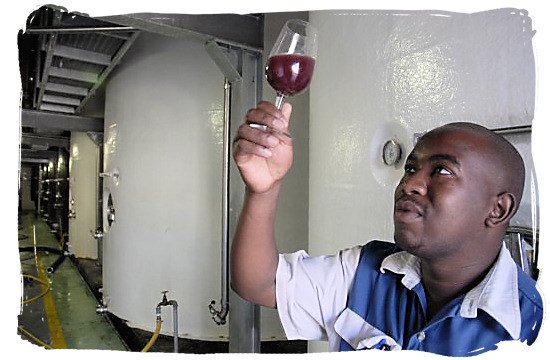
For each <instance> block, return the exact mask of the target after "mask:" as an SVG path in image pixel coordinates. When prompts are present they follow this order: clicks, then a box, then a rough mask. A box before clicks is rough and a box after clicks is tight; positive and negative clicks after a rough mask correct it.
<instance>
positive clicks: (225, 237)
mask: <svg viewBox="0 0 550 360" xmlns="http://www.w3.org/2000/svg"><path fill="white" fill-rule="evenodd" d="M230 104H231V84H230V82H229V80H228V79H227V78H225V83H224V94H223V109H224V114H223V117H224V121H223V177H222V178H223V180H222V181H223V195H222V197H223V199H222V206H223V210H222V261H221V264H222V274H223V275H222V311H223V308H225V310H226V311H225V314H226V313H227V310H228V309H227V308H228V306H229V161H230V146H231V140H230V138H229V134H230V129H231V117H230Z"/></svg>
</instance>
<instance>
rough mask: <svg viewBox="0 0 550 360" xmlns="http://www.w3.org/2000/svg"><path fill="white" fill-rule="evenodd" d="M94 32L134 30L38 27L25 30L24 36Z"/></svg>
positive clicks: (128, 27) (125, 29)
mask: <svg viewBox="0 0 550 360" xmlns="http://www.w3.org/2000/svg"><path fill="white" fill-rule="evenodd" d="M96 31H115V32H126V31H136V29H135V28H133V27H131V26H94V27H66V28H63V27H55V26H49V27H40V28H27V29H25V33H26V34H53V33H55V34H59V33H64V34H76V33H87V32H96Z"/></svg>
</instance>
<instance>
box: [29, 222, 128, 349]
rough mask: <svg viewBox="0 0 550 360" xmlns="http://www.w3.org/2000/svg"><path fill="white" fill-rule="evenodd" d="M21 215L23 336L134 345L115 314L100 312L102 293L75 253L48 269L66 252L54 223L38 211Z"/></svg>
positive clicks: (54, 343)
mask: <svg viewBox="0 0 550 360" xmlns="http://www.w3.org/2000/svg"><path fill="white" fill-rule="evenodd" d="M21 219H22V220H21V224H20V229H19V248H20V253H19V254H20V260H21V271H22V274H25V276H24V277H23V279H24V282H23V284H24V286H23V301H24V302H26V303H25V304H24V305H23V310H22V313H21V314H20V315H19V326H20V328H19V330H20V333H21V336H22V338H23V339H27V340H30V341H32V342H33V343H35V344H38V345H40V346H44V347H48V346H51V347H52V348H67V349H98V350H123V351H126V350H128V347H127V346H126V344H125V342H124V341H123V340H122V339H121V337H120V336H119V334H118V332H116V331H115V329H114V327H113V325H112V324H111V322H110V321H109V319H108V318H107V317H105V316H103V315H99V314H97V313H96V305H97V301H96V298H95V296H94V295H93V293H92V292H91V291H90V289H89V287H88V286H87V284H86V283H85V281H84V280H83V278H82V276H81V275H80V273H79V271H78V269H77V268H76V267H75V266H74V264H73V263H72V261H71V259H70V258H69V257H65V258H64V260H63V261H62V262H61V263H60V265H59V266H58V267H57V268H56V269H55V270H54V271H53V272H52V273H48V272H47V269H48V268H50V267H52V265H53V264H54V263H55V262H56V261H57V260H58V259H60V256H62V253H60V252H59V249H60V244H59V241H58V240H57V238H56V237H55V236H54V235H53V234H52V233H51V232H50V228H49V226H48V225H47V224H46V223H45V222H44V221H42V220H39V219H36V218H35V217H34V214H32V213H27V214H23V215H22V218H21ZM35 248H36V249H37V250H38V251H36V252H35V251H34V250H32V249H35ZM49 249H51V250H49ZM26 275H30V276H26ZM45 284H48V286H49V290H48V289H47V288H46V285H45ZM41 294H44V295H43V296H40V295H41ZM34 299H36V300H34ZM21 327H22V329H21Z"/></svg>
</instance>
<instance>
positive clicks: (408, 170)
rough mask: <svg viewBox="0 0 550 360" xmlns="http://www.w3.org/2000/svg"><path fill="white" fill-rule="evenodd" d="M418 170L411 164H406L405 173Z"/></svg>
mask: <svg viewBox="0 0 550 360" xmlns="http://www.w3.org/2000/svg"><path fill="white" fill-rule="evenodd" d="M415 171H416V169H415V168H414V166H412V165H411V164H405V174H413V173H414V172H415Z"/></svg>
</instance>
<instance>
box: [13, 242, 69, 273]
mask: <svg viewBox="0 0 550 360" xmlns="http://www.w3.org/2000/svg"><path fill="white" fill-rule="evenodd" d="M25 251H30V252H35V251H43V252H50V253H53V254H59V257H58V258H57V260H55V261H54V263H53V264H52V265H51V266H49V267H48V268H47V269H46V272H47V273H48V274H53V273H54V272H55V270H57V268H58V267H59V265H61V264H62V263H63V261H64V260H65V258H66V257H67V253H66V252H65V251H63V250H60V249H55V248H51V247H47V246H36V247H34V246H26V247H20V248H19V252H25Z"/></svg>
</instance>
